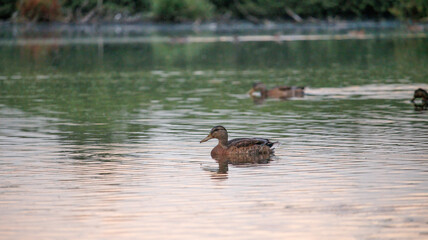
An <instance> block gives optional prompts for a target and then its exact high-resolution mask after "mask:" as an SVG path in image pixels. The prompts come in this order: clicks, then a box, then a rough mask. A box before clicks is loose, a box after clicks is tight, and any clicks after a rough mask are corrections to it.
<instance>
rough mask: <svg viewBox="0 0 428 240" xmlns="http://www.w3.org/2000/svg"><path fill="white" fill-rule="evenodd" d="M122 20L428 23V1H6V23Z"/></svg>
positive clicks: (1, 15) (1, 5) (0, 2)
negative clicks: (120, 18) (426, 21)
mask: <svg viewBox="0 0 428 240" xmlns="http://www.w3.org/2000/svg"><path fill="white" fill-rule="evenodd" d="M117 14H121V15H122V16H125V17H131V16H137V17H136V18H133V19H139V20H155V21H161V22H183V21H195V20H218V19H245V20H249V21H252V22H260V21H264V20H280V21H282V20H294V21H300V20H307V19H310V20H314V19H320V20H324V19H331V18H333V19H347V20H354V19H357V20H359V19H401V20H409V19H410V20H418V21H425V20H427V17H428V0H306V1H300V0H284V1H277V0H0V19H3V20H7V19H13V20H19V21H63V22H73V21H82V20H83V21H87V20H94V19H95V20H110V19H113V17H112V16H115V15H117ZM123 19H124V20H126V18H123ZM123 19H122V20H123ZM116 20H117V19H116Z"/></svg>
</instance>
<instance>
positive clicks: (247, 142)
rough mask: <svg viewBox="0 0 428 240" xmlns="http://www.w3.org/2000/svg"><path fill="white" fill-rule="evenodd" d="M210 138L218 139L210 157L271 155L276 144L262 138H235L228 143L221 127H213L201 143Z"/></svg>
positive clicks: (226, 134)
mask: <svg viewBox="0 0 428 240" xmlns="http://www.w3.org/2000/svg"><path fill="white" fill-rule="evenodd" d="M212 138H217V139H218V145H217V146H216V147H214V148H213V150H212V151H211V156H212V157H217V156H225V155H234V154H251V155H254V154H269V153H273V150H274V148H275V144H276V142H271V141H269V139H264V138H236V139H233V140H230V141H228V133H227V130H226V128H224V127H223V126H215V127H213V128H212V129H211V131H210V134H208V136H207V137H206V138H204V139H203V140H202V141H201V143H202V142H206V141H208V140H210V139H212Z"/></svg>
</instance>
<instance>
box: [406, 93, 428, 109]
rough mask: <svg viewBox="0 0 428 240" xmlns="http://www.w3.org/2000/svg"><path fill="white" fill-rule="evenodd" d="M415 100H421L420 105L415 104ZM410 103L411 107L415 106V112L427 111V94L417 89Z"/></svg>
mask: <svg viewBox="0 0 428 240" xmlns="http://www.w3.org/2000/svg"><path fill="white" fill-rule="evenodd" d="M417 98H422V101H421V104H418V103H415V100H416V99H417ZM410 101H411V102H412V103H413V106H415V110H417V111H420V110H426V109H428V92H427V91H425V89H422V88H418V89H416V90H415V93H414V94H413V98H412V100H410Z"/></svg>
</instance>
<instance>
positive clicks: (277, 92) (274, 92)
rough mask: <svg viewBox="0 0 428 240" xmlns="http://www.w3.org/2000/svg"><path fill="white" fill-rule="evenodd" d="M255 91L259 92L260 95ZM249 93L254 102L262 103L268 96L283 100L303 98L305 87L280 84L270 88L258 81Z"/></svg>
mask: <svg viewBox="0 0 428 240" xmlns="http://www.w3.org/2000/svg"><path fill="white" fill-rule="evenodd" d="M255 93H259V94H258V96H257V95H256V94H255ZM248 94H249V95H250V97H251V98H252V99H253V101H254V103H256V104H262V103H263V102H264V100H265V99H266V98H274V99H281V100H287V99H289V98H293V97H298V98H302V97H304V96H305V87H296V86H278V87H274V88H272V89H269V90H268V89H267V88H266V85H265V84H264V83H261V82H257V83H254V84H253V87H252V88H251V89H250V91H248Z"/></svg>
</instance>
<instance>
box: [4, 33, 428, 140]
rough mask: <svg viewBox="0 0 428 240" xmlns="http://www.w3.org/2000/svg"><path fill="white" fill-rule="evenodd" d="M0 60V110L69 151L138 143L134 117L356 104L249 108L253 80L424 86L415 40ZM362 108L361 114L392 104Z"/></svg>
mask: <svg viewBox="0 0 428 240" xmlns="http://www.w3.org/2000/svg"><path fill="white" fill-rule="evenodd" d="M0 53H1V54H0V73H1V74H0V77H1V79H0V92H1V97H0V105H1V106H3V107H8V108H14V109H19V110H21V111H23V112H25V113H26V114H28V115H30V116H44V117H49V118H53V119H56V120H53V122H55V124H56V127H57V128H58V129H59V131H58V132H59V133H58V134H59V135H61V137H62V138H64V139H67V140H72V141H75V142H76V143H77V144H84V143H85V142H87V141H91V140H94V141H97V142H105V143H110V142H122V141H124V140H126V139H128V140H129V139H131V140H132V139H133V138H137V137H141V135H143V136H144V133H146V132H147V131H148V129H150V128H151V127H152V126H153V124H154V123H148V122H135V119H138V118H141V114H143V115H144V114H147V115H150V114H151V112H153V109H158V110H159V109H161V110H165V111H168V110H171V111H173V110H177V109H178V110H179V109H184V110H191V111H188V112H187V113H186V114H185V116H184V118H185V119H188V120H189V121H190V120H192V119H201V118H204V113H213V112H215V111H216V110H218V109H229V110H236V111H238V112H239V111H241V112H245V111H246V110H248V109H252V113H253V114H256V115H257V114H265V113H269V114H273V115H278V116H279V115H281V114H282V111H283V110H282V109H284V108H286V109H287V111H289V112H290V111H291V112H293V111H294V112H297V113H300V114H302V115H304V114H305V112H307V111H308V109H311V110H312V111H314V110H315V111H323V113H324V114H327V113H332V114H337V113H340V112H341V111H345V110H346V109H352V108H358V107H359V106H361V101H343V102H342V104H338V105H337V104H336V107H335V108H330V109H323V108H322V107H323V106H325V105H326V103H325V102H319V101H306V102H305V101H295V102H270V103H269V104H268V105H269V107H268V108H267V107H263V106H262V107H257V106H255V105H254V104H253V102H252V101H251V100H250V99H249V98H248V97H247V96H245V92H246V91H247V90H248V89H249V88H250V86H251V84H252V83H253V82H256V81H261V82H265V83H266V84H267V85H270V86H273V85H277V84H288V85H299V86H309V87H311V88H322V87H330V88H341V87H346V86H353V85H366V84H403V83H404V84H406V83H428V71H426V66H428V40H427V39H424V38H418V39H375V40H344V41H296V42H282V43H276V42H261V43H260V42H256V43H252V42H249V43H193V44H170V43H141V44H102V43H101V44H89V45H83V44H82V45H79V44H77V45H22V46H0ZM370 101H371V102H370ZM370 101H369V102H368V103H365V104H364V106H365V107H367V106H370V105H378V104H379V101H381V102H382V101H384V102H383V103H384V104H389V105H390V104H396V105H397V104H398V105H400V104H402V103H401V102H394V101H390V100H376V101H378V102H376V101H375V100H370ZM355 112H357V113H358V111H354V112H352V113H355ZM352 113H351V114H352ZM216 115H217V117H218V118H219V119H221V118H226V119H227V118H228V114H227V113H223V114H222V113H220V114H219V113H217V114H216ZM320 115H322V114H320ZM311 117H312V116H311Z"/></svg>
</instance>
